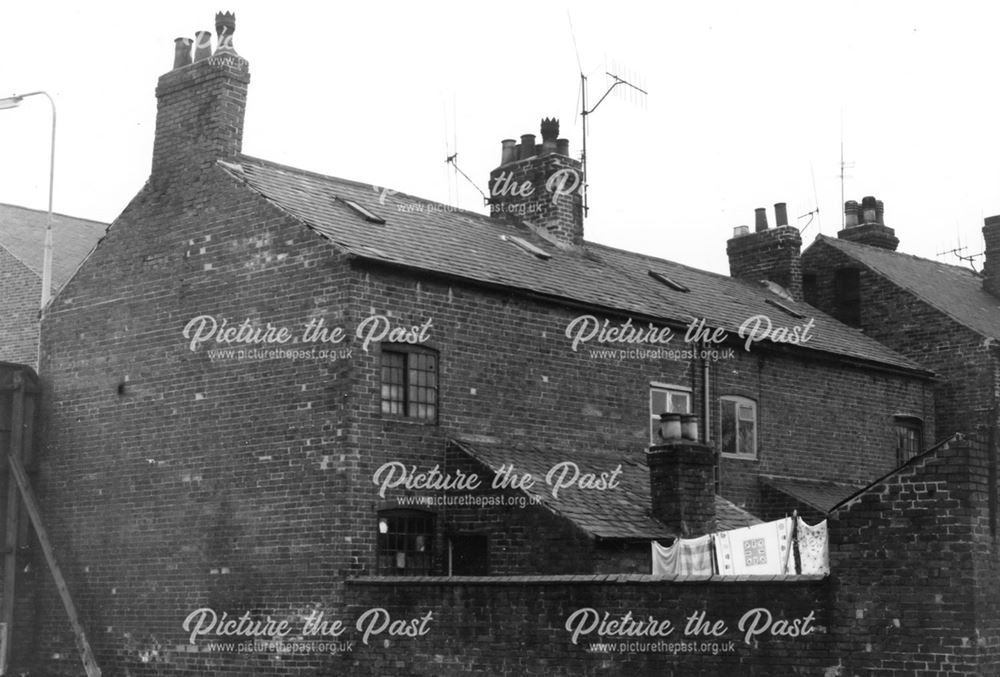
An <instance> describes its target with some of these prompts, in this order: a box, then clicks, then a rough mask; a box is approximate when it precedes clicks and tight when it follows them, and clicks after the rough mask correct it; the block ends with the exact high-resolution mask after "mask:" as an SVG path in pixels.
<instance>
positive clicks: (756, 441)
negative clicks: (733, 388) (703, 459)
mask: <svg viewBox="0 0 1000 677" xmlns="http://www.w3.org/2000/svg"><path fill="white" fill-rule="evenodd" d="M726 402H732V403H733V404H734V405H735V406H734V409H733V415H734V416H735V417H736V418H735V423H736V425H737V426H738V425H739V421H740V409H739V408H740V407H741V406H749V407H750V408H751V409H752V410H753V453H752V454H748V453H745V452H742V451H740V450H739V440H740V436H739V431H738V430H737V431H736V434H735V437H734V440H735V444H736V448H737V450H736V451H726V449H725V446H724V445H725V443H726V436H725V432H724V428H725V416H726V411H725V403H726ZM719 454H720V455H721V456H723V457H724V458H735V459H740V460H744V461H756V460H757V459H758V456H759V455H760V416H759V411H758V408H757V401H756V400H752V399H750V398H749V397H744V396H742V395H722V396H720V397H719Z"/></svg>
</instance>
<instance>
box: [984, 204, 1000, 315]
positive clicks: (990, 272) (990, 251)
mask: <svg viewBox="0 0 1000 677" xmlns="http://www.w3.org/2000/svg"><path fill="white" fill-rule="evenodd" d="M983 240H984V241H985V244H986V247H985V250H986V261H985V262H984V263H983V289H985V290H986V291H988V292H989V293H990V294H992V295H993V296H995V297H997V298H1000V216H987V217H986V219H985V220H984V222H983Z"/></svg>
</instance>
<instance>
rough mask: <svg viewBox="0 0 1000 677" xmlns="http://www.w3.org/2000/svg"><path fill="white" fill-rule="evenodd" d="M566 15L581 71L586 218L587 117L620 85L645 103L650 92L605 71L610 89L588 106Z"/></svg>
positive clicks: (586, 204)
mask: <svg viewBox="0 0 1000 677" xmlns="http://www.w3.org/2000/svg"><path fill="white" fill-rule="evenodd" d="M566 16H567V18H568V19H569V32H570V36H571V37H572V38H573V50H574V51H575V52H576V66H577V68H578V69H579V71H580V99H579V101H580V102H581V106H580V116H581V117H582V118H583V143H582V144H581V148H582V151H581V153H580V164H581V165H582V170H583V181H582V183H583V185H582V186H581V187H582V189H583V216H584V218H586V216H587V213H588V212H589V211H590V206H589V203H588V201H587V128H588V124H587V119H588V118H589V117H590V114H591V113H593V112H594V111H595V110H597V107H598V106H600V105H601V103H603V102H604V100H605V99H606V98H608V94H610V93H611V92H612V91H613V90H614V89H616V88H617V87H618V86H619V85H625V89H626V91H628V92H629V93H631V94H633V95H637V96H639V97H640V98H642V101H643V103H645V98H643V97H645V96H647V94H648V92H647V91H646V90H645V89H643V88H642V87H640V86H638V85H635V84H633V83H631V82H629V81H628V80H626V79H624V78H621V77H619V76H617V75H615V74H614V73H611V72H607V71H605V72H606V74H607V76H608V77H610V78H611V79H612V82H611V86H610V87H608V89H607V90H606V91H605V92H604V95H603V96H602V97H601V98H600V99H598V100H597V103H595V104H594V106H593V108H588V107H587V76H586V75H585V74H584V72H583V65H582V64H581V63H580V49H579V48H578V47H577V44H576V32H575V31H574V30H573V16H572V15H571V14H570V13H569V10H566ZM616 70H617V69H616ZM630 77H631V76H630Z"/></svg>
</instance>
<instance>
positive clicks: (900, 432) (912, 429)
mask: <svg viewBox="0 0 1000 677" xmlns="http://www.w3.org/2000/svg"><path fill="white" fill-rule="evenodd" d="M923 433H924V425H923V422H922V421H921V420H920V419H919V418H916V417H913V416H897V417H896V461H897V462H898V463H899V464H900V465H902V464H903V463H906V462H907V461H909V460H910V459H911V458H913V457H914V456H916V455H917V454H919V453H920V452H922V451H923V450H924V449H923V446H924V434H923Z"/></svg>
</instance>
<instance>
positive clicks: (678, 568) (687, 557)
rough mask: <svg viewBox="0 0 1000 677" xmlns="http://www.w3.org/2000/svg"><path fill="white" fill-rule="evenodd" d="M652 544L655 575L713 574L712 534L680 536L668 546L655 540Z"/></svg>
mask: <svg viewBox="0 0 1000 677" xmlns="http://www.w3.org/2000/svg"><path fill="white" fill-rule="evenodd" d="M652 546H653V547H652V550H653V575H654V576H663V575H672V574H684V575H711V574H712V538H711V536H701V537H700V538H678V539H676V540H675V541H674V543H673V545H671V546H669V547H666V548H664V547H663V546H662V545H660V544H659V543H657V542H656V541H653V542H652Z"/></svg>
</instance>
